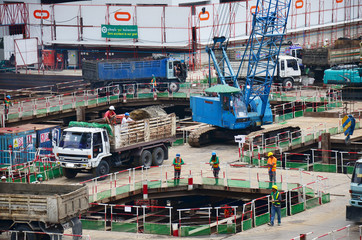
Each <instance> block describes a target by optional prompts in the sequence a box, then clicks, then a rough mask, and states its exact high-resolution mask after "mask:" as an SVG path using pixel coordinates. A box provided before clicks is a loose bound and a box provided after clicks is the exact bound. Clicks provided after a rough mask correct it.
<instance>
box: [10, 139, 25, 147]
mask: <svg viewBox="0 0 362 240" xmlns="http://www.w3.org/2000/svg"><path fill="white" fill-rule="evenodd" d="M22 146H24V140H23V138H22V137H19V138H14V140H13V147H14V148H18V147H22Z"/></svg>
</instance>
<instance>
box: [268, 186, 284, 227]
mask: <svg viewBox="0 0 362 240" xmlns="http://www.w3.org/2000/svg"><path fill="white" fill-rule="evenodd" d="M270 196H271V202H272V209H271V218H270V223H268V225H269V226H271V227H272V226H274V218H275V213H277V214H278V226H280V224H281V220H280V219H281V215H280V204H281V202H282V197H281V194H280V193H279V192H278V187H277V186H276V185H273V187H272V193H271V194H270Z"/></svg>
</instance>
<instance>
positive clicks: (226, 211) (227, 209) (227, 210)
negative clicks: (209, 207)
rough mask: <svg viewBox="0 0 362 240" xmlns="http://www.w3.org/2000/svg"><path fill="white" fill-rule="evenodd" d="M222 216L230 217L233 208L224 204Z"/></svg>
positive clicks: (232, 213)
mask: <svg viewBox="0 0 362 240" xmlns="http://www.w3.org/2000/svg"><path fill="white" fill-rule="evenodd" d="M224 207H225V208H224V216H225V218H228V217H231V216H233V215H234V210H233V208H232V207H230V206H229V205H227V204H225V206H224Z"/></svg>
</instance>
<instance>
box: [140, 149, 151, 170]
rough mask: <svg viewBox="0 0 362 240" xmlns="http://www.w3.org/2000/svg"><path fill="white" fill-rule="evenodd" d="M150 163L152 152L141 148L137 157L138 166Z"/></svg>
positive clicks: (147, 165) (146, 165) (148, 165)
mask: <svg viewBox="0 0 362 240" xmlns="http://www.w3.org/2000/svg"><path fill="white" fill-rule="evenodd" d="M151 165H152V154H151V152H150V151H148V150H143V152H142V153H141V156H140V157H139V159H138V166H144V167H150V166H151Z"/></svg>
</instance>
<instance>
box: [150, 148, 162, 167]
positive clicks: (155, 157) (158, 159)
mask: <svg viewBox="0 0 362 240" xmlns="http://www.w3.org/2000/svg"><path fill="white" fill-rule="evenodd" d="M164 157H165V152H164V151H163V149H162V148H160V147H157V148H155V149H154V150H153V152H152V165H153V166H160V165H162V163H163V159H164Z"/></svg>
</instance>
